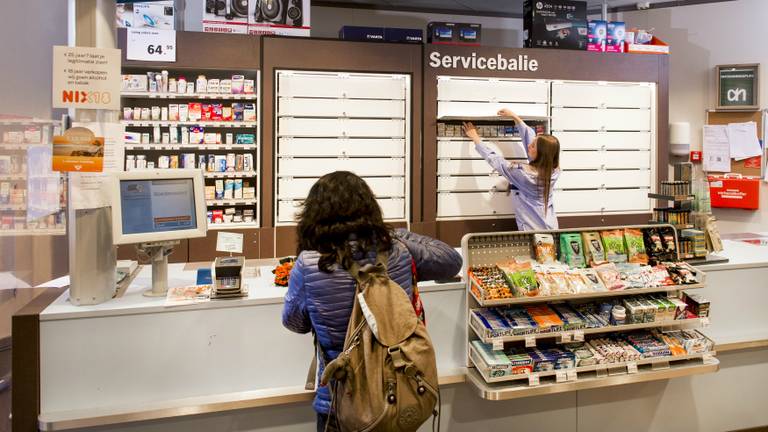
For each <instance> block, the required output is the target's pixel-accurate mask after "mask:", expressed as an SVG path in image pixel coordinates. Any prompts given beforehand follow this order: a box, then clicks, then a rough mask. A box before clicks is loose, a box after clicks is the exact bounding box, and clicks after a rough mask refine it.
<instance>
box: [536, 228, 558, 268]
mask: <svg viewBox="0 0 768 432" xmlns="http://www.w3.org/2000/svg"><path fill="white" fill-rule="evenodd" d="M533 244H534V247H535V249H536V261H538V262H540V263H542V264H551V263H553V262H555V239H554V238H553V237H552V234H534V235H533Z"/></svg>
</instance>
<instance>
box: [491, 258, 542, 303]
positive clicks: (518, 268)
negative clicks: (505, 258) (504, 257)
mask: <svg viewBox="0 0 768 432" xmlns="http://www.w3.org/2000/svg"><path fill="white" fill-rule="evenodd" d="M499 268H500V269H501V271H502V272H504V278H505V280H506V281H507V284H508V285H509V286H510V287H511V288H512V291H513V292H514V294H515V297H534V296H537V295H539V284H538V283H537V282H536V273H534V271H533V268H532V267H531V263H530V262H521V263H518V262H511V261H510V262H507V263H504V264H499Z"/></svg>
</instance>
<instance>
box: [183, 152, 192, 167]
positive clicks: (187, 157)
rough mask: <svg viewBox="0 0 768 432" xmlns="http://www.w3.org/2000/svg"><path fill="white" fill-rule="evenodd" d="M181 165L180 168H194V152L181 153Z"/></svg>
mask: <svg viewBox="0 0 768 432" xmlns="http://www.w3.org/2000/svg"><path fill="white" fill-rule="evenodd" d="M181 167H182V168H190V169H191V168H195V154H194V153H184V154H182V155H181Z"/></svg>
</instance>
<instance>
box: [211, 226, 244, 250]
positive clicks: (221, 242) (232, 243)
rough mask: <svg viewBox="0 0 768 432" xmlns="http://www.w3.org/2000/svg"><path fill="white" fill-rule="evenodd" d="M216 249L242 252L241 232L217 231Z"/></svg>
mask: <svg viewBox="0 0 768 432" xmlns="http://www.w3.org/2000/svg"><path fill="white" fill-rule="evenodd" d="M216 250H217V251H219V252H229V253H243V233H229V232H222V231H219V233H218V236H216Z"/></svg>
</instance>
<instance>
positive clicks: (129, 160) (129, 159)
mask: <svg viewBox="0 0 768 432" xmlns="http://www.w3.org/2000/svg"><path fill="white" fill-rule="evenodd" d="M135 169H136V157H135V156H134V155H126V156H125V170H126V171H133V170H135Z"/></svg>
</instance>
